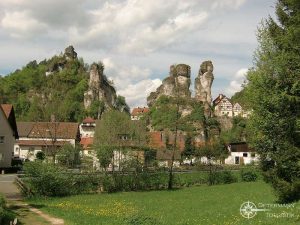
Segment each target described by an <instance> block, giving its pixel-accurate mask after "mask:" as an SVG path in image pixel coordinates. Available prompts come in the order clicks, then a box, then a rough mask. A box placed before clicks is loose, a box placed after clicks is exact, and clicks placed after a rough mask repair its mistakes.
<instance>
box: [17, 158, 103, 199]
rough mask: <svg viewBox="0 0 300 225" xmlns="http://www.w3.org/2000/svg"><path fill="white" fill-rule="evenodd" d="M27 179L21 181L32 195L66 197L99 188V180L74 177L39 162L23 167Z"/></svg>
mask: <svg viewBox="0 0 300 225" xmlns="http://www.w3.org/2000/svg"><path fill="white" fill-rule="evenodd" d="M24 171H25V175H26V176H27V178H25V179H23V181H24V182H25V184H26V185H28V187H29V188H30V189H31V192H32V193H33V194H37V195H41V196H66V195H71V194H81V193H88V192H90V191H95V190H97V189H98V187H99V183H100V178H99V177H96V176H89V174H87V175H82V174H80V175H76V174H74V173H71V172H69V171H67V170H66V169H65V168H63V167H59V166H57V165H54V164H48V163H42V162H41V161H35V162H27V163H25V165H24Z"/></svg>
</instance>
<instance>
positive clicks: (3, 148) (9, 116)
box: [0, 104, 18, 168]
mask: <svg viewBox="0 0 300 225" xmlns="http://www.w3.org/2000/svg"><path fill="white" fill-rule="evenodd" d="M17 138H18V130H17V125H16V119H15V114H14V109H13V106H12V105H9V104H2V105H0V168H8V167H10V166H11V160H12V157H13V152H14V144H15V142H16V139H17Z"/></svg>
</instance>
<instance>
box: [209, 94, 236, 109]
mask: <svg viewBox="0 0 300 225" xmlns="http://www.w3.org/2000/svg"><path fill="white" fill-rule="evenodd" d="M223 99H226V100H228V101H229V102H230V103H231V100H230V99H229V98H227V97H226V96H225V95H223V94H219V96H218V97H216V98H215V100H213V105H214V106H215V105H218V104H219V103H220V102H221V101H222V100H223ZM231 104H232V103H231Z"/></svg>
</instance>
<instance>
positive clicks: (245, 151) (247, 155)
mask: <svg viewBox="0 0 300 225" xmlns="http://www.w3.org/2000/svg"><path fill="white" fill-rule="evenodd" d="M227 148H228V151H229V156H228V157H227V158H226V159H225V164H231V165H246V164H251V163H257V162H258V161H259V156H258V154H257V153H256V152H255V151H254V150H253V149H251V148H249V147H248V145H247V143H246V142H239V143H230V144H229V145H228V147H227Z"/></svg>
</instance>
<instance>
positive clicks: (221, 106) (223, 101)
mask: <svg viewBox="0 0 300 225" xmlns="http://www.w3.org/2000/svg"><path fill="white" fill-rule="evenodd" d="M213 105H214V109H215V116H228V117H232V116H233V106H232V103H231V102H230V100H229V98H227V97H226V96H225V95H223V94H219V96H218V97H217V98H216V99H215V100H214V101H213Z"/></svg>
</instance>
